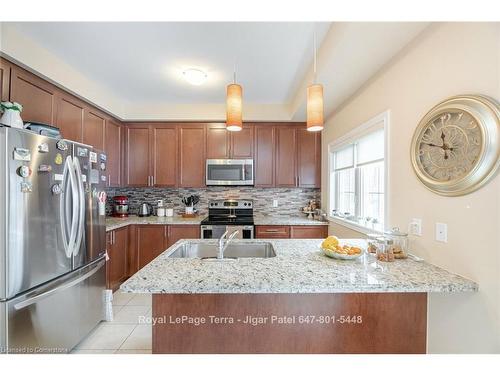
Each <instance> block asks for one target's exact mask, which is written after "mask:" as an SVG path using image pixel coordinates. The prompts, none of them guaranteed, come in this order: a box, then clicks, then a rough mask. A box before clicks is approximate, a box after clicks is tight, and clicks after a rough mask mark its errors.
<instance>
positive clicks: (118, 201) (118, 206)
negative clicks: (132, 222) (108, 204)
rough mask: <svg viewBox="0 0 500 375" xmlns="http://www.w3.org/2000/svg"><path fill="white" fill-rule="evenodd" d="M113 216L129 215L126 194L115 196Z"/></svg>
mask: <svg viewBox="0 0 500 375" xmlns="http://www.w3.org/2000/svg"><path fill="white" fill-rule="evenodd" d="M113 216H115V217H127V216H128V197H127V196H126V195H116V196H114V197H113Z"/></svg>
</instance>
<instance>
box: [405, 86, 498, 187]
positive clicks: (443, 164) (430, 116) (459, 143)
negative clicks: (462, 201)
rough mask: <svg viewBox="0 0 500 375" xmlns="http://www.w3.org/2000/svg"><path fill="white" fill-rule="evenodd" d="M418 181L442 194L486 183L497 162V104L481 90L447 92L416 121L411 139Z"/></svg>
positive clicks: (412, 158)
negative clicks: (470, 93)
mask: <svg viewBox="0 0 500 375" xmlns="http://www.w3.org/2000/svg"><path fill="white" fill-rule="evenodd" d="M411 161H412V164H413V169H414V170H415V173H416V174H417V176H418V178H419V179H420V181H421V182H422V183H423V184H424V185H425V186H426V187H427V188H428V189H430V190H432V191H433V192H435V193H437V194H441V195H446V196H457V195H464V194H468V193H471V192H473V191H474V190H477V189H479V188H480V187H481V186H483V185H484V184H486V183H487V182H488V180H490V179H491V178H492V177H493V176H494V175H495V173H496V171H497V170H498V167H499V165H500V107H499V104H498V102H496V101H495V100H494V99H491V98H488V97H486V96H480V95H461V96H454V97H451V98H449V99H447V100H445V101H443V102H441V103H439V104H438V105H436V106H435V107H434V108H432V109H431V110H430V111H429V112H428V113H427V114H426V115H425V116H424V117H423V118H422V120H421V121H420V123H419V124H418V126H417V129H416V131H415V134H414V135H413V139H412V143H411Z"/></svg>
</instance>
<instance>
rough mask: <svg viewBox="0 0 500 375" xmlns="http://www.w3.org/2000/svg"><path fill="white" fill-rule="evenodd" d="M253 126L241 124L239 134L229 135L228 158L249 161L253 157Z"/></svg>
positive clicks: (232, 133)
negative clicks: (241, 127)
mask: <svg viewBox="0 0 500 375" xmlns="http://www.w3.org/2000/svg"><path fill="white" fill-rule="evenodd" d="M253 130H254V129H253V125H252V124H243V129H241V130H240V131H239V132H229V133H231V142H230V151H229V152H230V157H231V158H233V159H251V158H252V157H253Z"/></svg>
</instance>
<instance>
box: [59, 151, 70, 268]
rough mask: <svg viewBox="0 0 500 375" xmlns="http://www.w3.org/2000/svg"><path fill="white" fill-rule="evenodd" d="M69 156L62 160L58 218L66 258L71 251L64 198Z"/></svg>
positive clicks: (65, 196) (65, 197)
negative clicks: (62, 168)
mask: <svg viewBox="0 0 500 375" xmlns="http://www.w3.org/2000/svg"><path fill="white" fill-rule="evenodd" d="M69 163H70V162H69V158H67V159H66V161H65V162H64V170H63V178H62V185H63V186H62V191H63V193H62V194H61V195H60V196H59V218H60V219H61V233H62V239H63V246H64V252H65V253H66V256H67V257H68V258H71V253H70V250H69V239H68V228H67V226H68V223H67V222H66V199H67V194H68V186H67V184H68V183H69V182H68V178H69V177H68V173H69V172H68V168H69V167H68V165H69Z"/></svg>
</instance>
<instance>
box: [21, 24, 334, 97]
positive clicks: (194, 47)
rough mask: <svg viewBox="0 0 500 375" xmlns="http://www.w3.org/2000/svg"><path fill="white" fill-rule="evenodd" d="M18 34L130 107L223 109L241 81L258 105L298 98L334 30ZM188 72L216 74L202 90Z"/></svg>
mask: <svg viewBox="0 0 500 375" xmlns="http://www.w3.org/2000/svg"><path fill="white" fill-rule="evenodd" d="M12 25H14V26H15V28H16V29H17V30H18V31H20V32H21V33H23V34H24V35H26V36H28V37H29V38H31V39H33V40H34V41H35V42H36V43H37V44H40V45H42V46H44V47H45V48H46V49H48V50H49V51H50V52H52V53H53V54H55V55H56V56H58V57H59V58H60V59H61V60H63V61H65V62H67V63H68V64H70V65H72V66H73V67H75V68H76V69H78V70H79V71H81V72H82V73H83V74H85V75H87V76H89V77H92V78H93V79H95V80H98V81H99V82H100V83H101V84H102V85H104V86H107V87H108V88H109V89H111V91H113V92H115V93H116V95H118V96H120V97H122V98H123V99H125V100H128V101H154V102H169V103H219V102H221V101H224V98H225V86H226V85H227V84H228V83H230V82H231V81H232V79H233V70H234V66H235V63H236V73H237V81H238V82H239V83H241V84H242V85H243V87H244V98H245V100H246V101H248V102H254V103H282V102H284V101H286V100H287V99H288V98H289V97H290V96H291V90H293V89H294V88H295V87H296V86H297V85H298V84H299V83H300V80H301V78H302V77H303V75H304V74H305V72H306V71H307V68H308V67H309V64H310V62H311V58H312V41H313V31H314V29H316V33H317V35H318V39H319V41H320V42H321V39H322V38H323V36H324V35H325V34H326V32H327V30H328V27H329V24H328V23H317V24H314V23H305V22H294V23H292V22H283V23H277V22H275V23H269V22H259V23H257V22H253V23H242V22H238V23H228V22H211V23H210V22H184V23H181V22H156V23H146V22H144V23H143V22H122V23H120V22H104V23H97V22H67V23H54V22H49V23H43V22H33V23H14V24H12ZM186 68H199V69H202V70H204V71H206V72H207V73H208V80H207V81H206V83H205V84H203V85H202V86H192V85H190V84H188V83H187V82H186V81H185V80H184V79H183V77H182V71H183V70H184V69H186Z"/></svg>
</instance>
